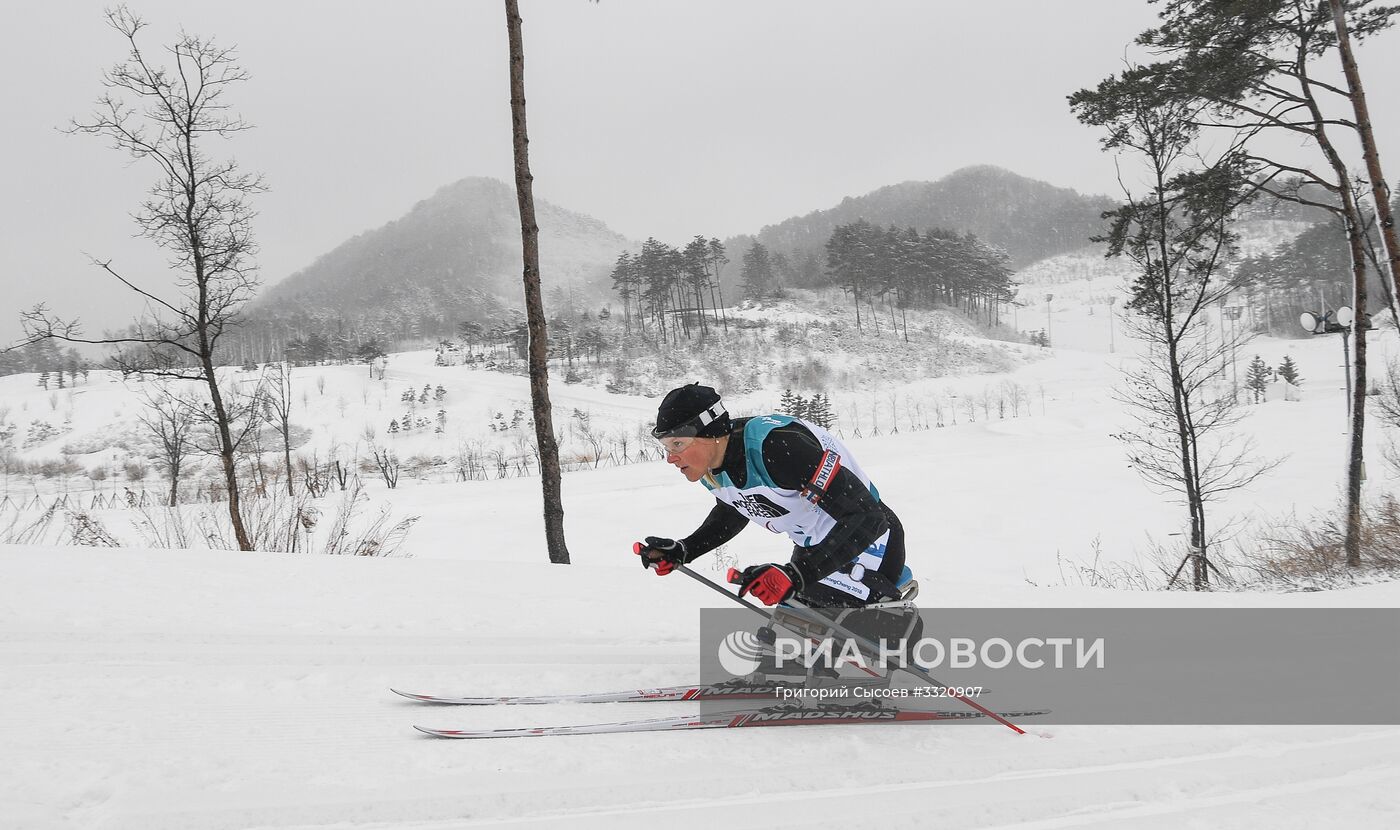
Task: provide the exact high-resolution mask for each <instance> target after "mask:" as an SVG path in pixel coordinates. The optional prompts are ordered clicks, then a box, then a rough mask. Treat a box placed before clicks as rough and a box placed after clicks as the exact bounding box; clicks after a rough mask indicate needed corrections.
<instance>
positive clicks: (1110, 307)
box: [1108, 297, 1118, 354]
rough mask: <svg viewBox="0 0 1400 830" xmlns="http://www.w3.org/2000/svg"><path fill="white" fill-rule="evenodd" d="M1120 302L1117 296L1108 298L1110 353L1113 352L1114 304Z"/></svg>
mask: <svg viewBox="0 0 1400 830" xmlns="http://www.w3.org/2000/svg"><path fill="white" fill-rule="evenodd" d="M1116 302H1118V298H1117V297H1109V298H1108V353H1109V354H1113V304H1114V303H1116Z"/></svg>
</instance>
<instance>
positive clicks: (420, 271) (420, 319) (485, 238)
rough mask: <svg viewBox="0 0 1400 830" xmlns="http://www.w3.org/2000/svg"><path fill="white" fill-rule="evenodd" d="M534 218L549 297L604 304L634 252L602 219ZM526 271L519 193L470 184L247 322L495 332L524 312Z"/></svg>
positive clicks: (307, 274)
mask: <svg viewBox="0 0 1400 830" xmlns="http://www.w3.org/2000/svg"><path fill="white" fill-rule="evenodd" d="M536 213H537V216H538V221H539V225H540V259H541V265H540V272H541V280H542V283H543V285H544V287H545V289H546V291H549V290H551V289H559V290H566V291H572V292H575V293H576V294H578V295H580V297H581V298H587V299H588V300H589V301H590V302H591V301H592V300H594V299H598V298H601V297H602V296H603V294H604V292H606V291H607V290H609V288H610V283H609V281H608V279H607V277H608V274H609V272H610V270H611V268H612V265H613V262H614V261H615V260H616V258H617V255H618V253H619V252H620V251H621V250H622V249H623V248H625V247H627V246H628V245H629V244H631V243H630V242H629V241H628V240H627V239H626V238H625V237H623V236H621V235H620V234H617V233H615V232H613V231H612V230H610V229H609V228H608V227H607V225H605V224H603V223H602V222H600V221H598V220H597V219H594V218H592V217H589V216H586V215H584V214H581V213H576V212H573V211H570V210H566V209H564V208H561V207H558V206H556V205H554V204H551V203H550V202H547V201H545V200H543V199H537V200H536ZM520 262H521V256H520V218H519V213H518V212H517V207H516V201H515V191H514V189H513V188H512V187H511V186H509V185H507V184H505V183H504V182H501V181H498V180H496V179H488V178H469V179H463V180H461V181H459V182H456V183H454V184H450V185H447V186H446V187H443V188H441V189H440V190H438V191H437V193H435V194H433V195H432V196H431V197H429V198H427V199H424V200H423V201H421V202H419V203H418V204H417V205H415V206H414V207H413V209H412V210H410V211H409V212H408V213H407V214H405V215H404V216H402V217H401V218H399V219H396V220H394V221H393V222H390V223H388V224H387V225H385V226H383V227H381V228H377V229H375V230H372V231H366V232H365V233H362V234H359V235H358V236H356V237H354V238H352V239H350V240H348V241H346V242H344V243H343V244H341V245H339V246H337V247H336V248H335V249H333V250H331V251H329V252H327V253H326V254H325V255H323V256H321V257H320V258H318V259H317V260H316V261H315V262H314V263H312V264H311V265H310V266H309V267H307V268H305V269H303V270H302V271H299V272H297V273H296V274H293V275H291V276H289V277H287V278H286V279H285V280H283V281H281V282H279V283H277V284H275V285H273V286H271V287H270V288H268V289H267V290H265V291H264V292H263V293H262V295H261V296H260V297H259V298H258V299H257V300H256V301H255V302H254V303H252V304H251V305H250V306H249V308H248V317H249V318H250V321H251V323H250V324H251V327H252V328H253V329H262V330H276V329H278V328H279V324H281V326H289V327H296V326H302V327H304V330H305V329H310V328H311V327H312V323H313V321H317V320H333V319H341V320H344V321H345V323H346V324H347V325H348V326H349V327H353V328H354V329H355V331H356V333H357V334H359V335H360V336H361V337H362V338H364V339H368V338H369V337H371V336H377V337H379V338H380V339H386V338H387V339H400V338H406V337H412V336H415V335H417V334H421V335H425V336H426V335H432V334H442V335H446V334H450V333H451V332H452V331H453V329H454V327H455V326H456V324H457V323H459V322H461V321H464V320H471V321H476V322H480V323H488V324H496V323H499V322H501V320H502V317H503V316H504V315H503V309H506V308H518V307H519V306H520V300H519V297H520V291H521V289H520V267H521V266H520ZM376 332H378V334H376ZM303 333H304V331H303Z"/></svg>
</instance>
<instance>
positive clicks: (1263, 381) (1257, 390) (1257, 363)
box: [1244, 355, 1269, 403]
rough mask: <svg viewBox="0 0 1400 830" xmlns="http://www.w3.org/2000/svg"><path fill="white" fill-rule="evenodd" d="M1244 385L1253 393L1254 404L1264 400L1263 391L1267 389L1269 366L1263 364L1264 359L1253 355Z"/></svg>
mask: <svg viewBox="0 0 1400 830" xmlns="http://www.w3.org/2000/svg"><path fill="white" fill-rule="evenodd" d="M1244 385H1245V388H1246V389H1248V390H1250V391H1251V392H1253V393H1254V402H1255V403H1259V402H1260V401H1262V400H1263V399H1264V390H1266V389H1268V388H1269V364H1267V363H1265V362H1264V358H1262V357H1260V356H1259V355H1255V356H1254V359H1253V360H1251V361H1249V373H1248V374H1247V375H1246V376H1245V382H1244Z"/></svg>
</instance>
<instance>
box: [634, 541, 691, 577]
mask: <svg viewBox="0 0 1400 830" xmlns="http://www.w3.org/2000/svg"><path fill="white" fill-rule="evenodd" d="M632 552H633V553H635V554H637V555H638V556H640V557H642V567H643V568H652V569H654V570H655V571H656V575H657V576H665V575H666V574H668V573H670V572H671V571H673V570H675V569H676V566H677V565H684V564H685V563H686V556H685V542H678V541H676V540H675V539H663V538H662V537H660V536H648V537H647V538H646V541H645V542H634V543H632Z"/></svg>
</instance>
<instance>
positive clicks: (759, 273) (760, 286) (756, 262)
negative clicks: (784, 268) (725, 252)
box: [739, 242, 777, 300]
mask: <svg viewBox="0 0 1400 830" xmlns="http://www.w3.org/2000/svg"><path fill="white" fill-rule="evenodd" d="M739 274H740V276H739V278H740V280H742V281H743V285H744V296H745V297H747V298H748V299H753V300H757V299H763V298H764V297H769V296H772V294H773V292H774V290H775V289H776V287H777V286H776V285H775V282H776V280H775V277H774V274H773V260H772V257H771V256H770V255H769V253H768V249H767V248H766V247H764V246H763V244H762V243H759V242H755V243H753V245H752V246H751V247H750V248H749V249H748V251H746V252H745V253H744V264H743V266H742V270H741V271H740V272H739Z"/></svg>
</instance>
